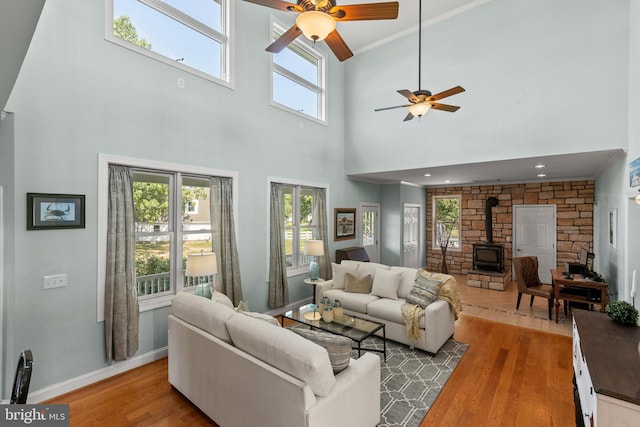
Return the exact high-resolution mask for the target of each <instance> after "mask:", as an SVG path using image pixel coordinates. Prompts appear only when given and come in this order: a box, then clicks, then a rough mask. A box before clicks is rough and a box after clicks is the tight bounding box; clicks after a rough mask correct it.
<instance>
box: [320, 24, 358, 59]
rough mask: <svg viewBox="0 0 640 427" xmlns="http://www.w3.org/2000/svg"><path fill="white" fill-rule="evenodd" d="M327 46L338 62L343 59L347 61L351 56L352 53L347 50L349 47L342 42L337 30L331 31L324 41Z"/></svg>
mask: <svg viewBox="0 0 640 427" xmlns="http://www.w3.org/2000/svg"><path fill="white" fill-rule="evenodd" d="M324 41H325V42H327V45H328V46H329V49H331V51H332V52H333V54H334V55H335V56H336V57H337V58H338V60H340V62H342V61H344V60H345V59H349V58H351V57H352V56H353V52H351V49H349V46H347V44H346V43H345V42H344V40H343V39H342V37H341V36H340V34H339V33H338V30H333V31H332V32H331V33H330V34H329V35H328V36H327V38H326V39H324Z"/></svg>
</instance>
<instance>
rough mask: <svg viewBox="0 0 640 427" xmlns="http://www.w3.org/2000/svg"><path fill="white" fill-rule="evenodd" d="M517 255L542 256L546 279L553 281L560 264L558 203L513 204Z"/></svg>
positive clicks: (540, 270) (542, 275)
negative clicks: (557, 256) (557, 262)
mask: <svg viewBox="0 0 640 427" xmlns="http://www.w3.org/2000/svg"><path fill="white" fill-rule="evenodd" d="M513 229H514V233H513V257H521V256H536V257H538V275H539V276H540V281H542V283H549V284H550V283H551V269H555V268H556V206H555V205H514V206H513Z"/></svg>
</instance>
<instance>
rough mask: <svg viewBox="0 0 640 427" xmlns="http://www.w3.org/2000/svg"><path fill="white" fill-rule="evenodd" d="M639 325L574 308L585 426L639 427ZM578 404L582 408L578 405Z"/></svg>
mask: <svg viewBox="0 0 640 427" xmlns="http://www.w3.org/2000/svg"><path fill="white" fill-rule="evenodd" d="M638 340H640V328H637V327H635V326H620V325H617V324H615V323H614V322H613V321H611V320H610V319H609V318H608V317H607V315H605V314H603V313H596V312H589V311H582V310H575V311H574V317H573V369H574V373H575V384H576V389H577V391H578V395H579V402H576V410H577V411H578V410H579V409H580V412H581V416H582V420H583V422H584V425H585V426H600V427H639V426H640V395H639V393H638V390H640V357H639V355H638V350H637V346H638ZM578 404H579V406H580V408H578Z"/></svg>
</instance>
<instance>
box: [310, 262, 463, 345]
mask: <svg viewBox="0 0 640 427" xmlns="http://www.w3.org/2000/svg"><path fill="white" fill-rule="evenodd" d="M332 265H333V279H332V280H327V281H325V282H321V283H318V285H317V286H316V295H315V297H316V301H320V299H321V298H322V297H323V296H326V297H328V298H329V299H330V300H332V301H333V300H339V301H340V303H341V304H342V307H343V309H344V312H345V313H348V314H351V315H354V316H358V317H362V318H365V319H371V320H374V321H378V322H381V323H384V324H385V333H386V338H387V339H391V340H393V341H397V342H400V343H403V344H407V345H414V346H415V347H416V348H420V349H422V350H424V351H426V352H427V353H429V354H431V355H433V354H436V353H437V352H438V350H440V347H442V345H443V344H444V343H445V342H446V341H447V340H448V339H449V338H451V337H452V336H453V331H454V327H455V319H456V317H457V316H456V314H455V313H454V309H453V307H452V305H451V304H450V303H449V302H447V301H445V300H440V299H437V300H436V301H434V302H433V303H431V304H429V305H428V306H427V307H426V308H425V310H424V316H421V318H420V333H419V339H418V340H417V341H416V342H412V340H410V339H409V336H408V335H407V332H406V327H405V322H404V319H403V315H402V305H403V304H404V303H405V298H406V297H407V295H408V294H409V292H410V291H411V288H412V287H413V285H414V283H415V279H416V274H417V273H418V270H417V269H415V268H407V267H397V266H387V265H384V264H378V263H374V262H362V261H352V260H343V261H342V263H341V264H332ZM378 271H383V273H384V274H381V275H379V276H380V277H378V279H379V280H378V281H376V273H377V272H378ZM347 272H349V273H351V274H353V275H356V276H358V277H364V276H366V275H371V277H372V279H373V288H372V289H371V293H354V292H347V291H345V289H344V275H345V274H346V273H347ZM381 277H384V279H385V280H384V281H382V280H380V278H381ZM439 277H441V278H444V279H446V280H453V282H454V283H455V279H454V278H453V277H452V276H448V275H439ZM456 293H457V288H456ZM376 294H378V295H376ZM379 295H386V296H383V297H381V296H379ZM394 297H395V299H394ZM378 335H380V334H378Z"/></svg>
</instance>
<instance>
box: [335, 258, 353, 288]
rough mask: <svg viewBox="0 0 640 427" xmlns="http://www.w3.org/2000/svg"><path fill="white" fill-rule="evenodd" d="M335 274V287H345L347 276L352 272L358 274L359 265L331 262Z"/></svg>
mask: <svg viewBox="0 0 640 427" xmlns="http://www.w3.org/2000/svg"><path fill="white" fill-rule="evenodd" d="M331 269H332V273H333V275H332V276H331V277H333V289H344V282H345V276H346V274H347V273H351V274H353V275H354V276H355V275H357V274H358V265H357V264H356V265H347V264H336V263H335V262H332V263H331Z"/></svg>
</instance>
